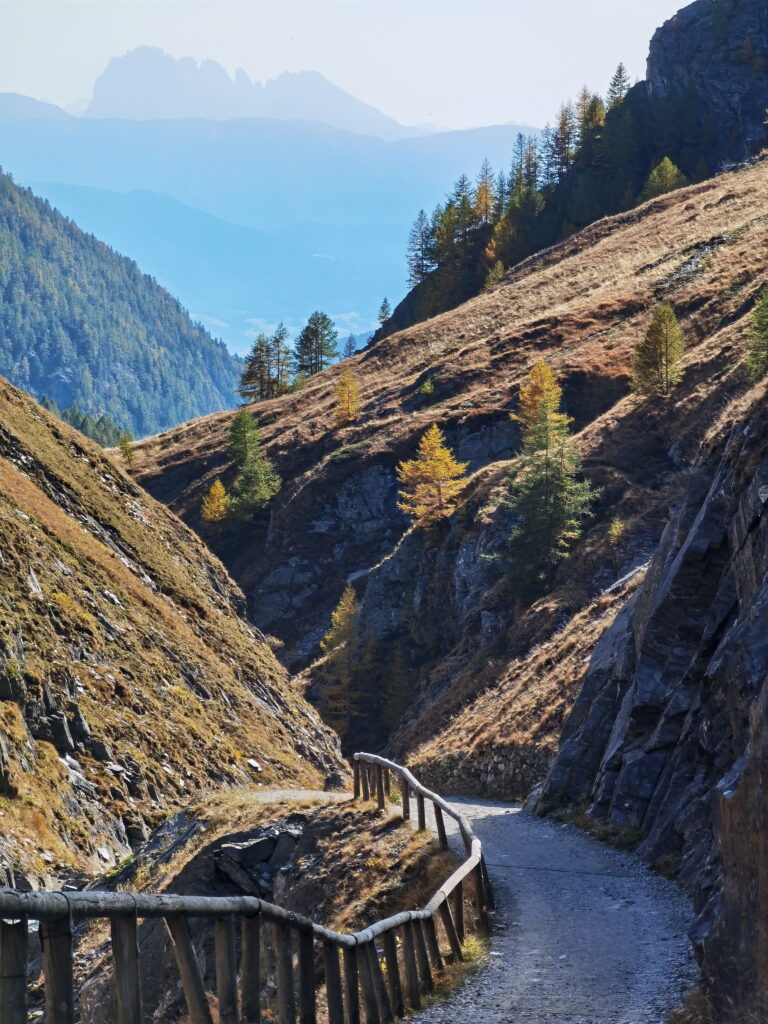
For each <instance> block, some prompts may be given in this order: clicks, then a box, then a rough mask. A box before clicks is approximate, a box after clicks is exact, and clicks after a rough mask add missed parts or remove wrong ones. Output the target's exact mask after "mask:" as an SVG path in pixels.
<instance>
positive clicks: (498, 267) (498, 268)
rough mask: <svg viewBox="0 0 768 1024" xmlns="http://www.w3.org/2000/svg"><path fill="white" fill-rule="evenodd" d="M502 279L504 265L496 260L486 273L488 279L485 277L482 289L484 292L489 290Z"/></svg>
mask: <svg viewBox="0 0 768 1024" xmlns="http://www.w3.org/2000/svg"><path fill="white" fill-rule="evenodd" d="M502 277H504V264H503V263H502V262H501V260H496V261H495V262H494V264H493V266H492V267H491V269H490V270H489V271H488V277H486V279H485V285H484V286H483V287H484V288H485V290H486V291H487V290H488V289H489V288H493V286H494V285H495V284H498V283H499V281H500V280H501V279H502Z"/></svg>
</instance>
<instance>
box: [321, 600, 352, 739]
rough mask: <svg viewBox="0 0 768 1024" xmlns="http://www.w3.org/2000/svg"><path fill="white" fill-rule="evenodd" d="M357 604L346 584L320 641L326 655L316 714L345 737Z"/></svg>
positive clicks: (350, 692)
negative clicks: (318, 711) (326, 630)
mask: <svg viewBox="0 0 768 1024" xmlns="http://www.w3.org/2000/svg"><path fill="white" fill-rule="evenodd" d="M359 617H360V605H359V604H358V601H357V597H356V596H355V589H354V587H353V586H352V585H351V584H348V585H347V586H346V587H345V589H344V593H343V594H342V595H341V600H340V601H339V603H338V605H337V606H336V608H335V609H334V611H333V613H332V614H331V628H330V629H329V630H328V632H327V633H326V634H325V636H324V637H323V639H322V640H321V641H320V649H321V650H322V651H323V653H324V654H325V655H326V660H325V664H324V666H323V669H322V674H323V677H324V680H325V681H324V682H323V684H322V685H321V688H320V713H321V714H322V716H323V720H324V721H326V722H327V723H328V725H330V726H331V728H332V729H335V730H336V732H337V733H338V734H339V735H340V736H342V737H343V736H346V734H347V732H348V731H349V726H350V722H351V720H352V684H353V680H354V674H355V665H356V658H357V650H358V646H359V643H358V620H359Z"/></svg>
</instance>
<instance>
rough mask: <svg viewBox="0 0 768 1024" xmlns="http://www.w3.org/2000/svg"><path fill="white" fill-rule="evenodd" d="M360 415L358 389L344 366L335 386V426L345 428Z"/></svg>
mask: <svg viewBox="0 0 768 1024" xmlns="http://www.w3.org/2000/svg"><path fill="white" fill-rule="evenodd" d="M359 415H360V387H359V385H358V383H357V381H356V380H355V377H354V375H353V373H352V370H351V369H350V367H349V366H344V367H343V368H342V371H341V375H340V377H339V381H338V384H337V385H336V409H335V411H334V417H335V420H336V425H337V426H340V427H341V426H345V425H346V424H348V423H354V421H355V420H356V419H357V418H358V416H359Z"/></svg>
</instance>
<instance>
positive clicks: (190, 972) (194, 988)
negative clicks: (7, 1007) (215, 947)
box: [46, 915, 213, 1024]
mask: <svg viewBox="0 0 768 1024" xmlns="http://www.w3.org/2000/svg"><path fill="white" fill-rule="evenodd" d="M165 923H166V925H167V927H168V931H169V932H170V933H171V938H172V939H173V952H174V954H175V956H176V965H177V966H178V968H179V976H180V977H181V987H182V990H183V992H184V998H185V1000H186V1002H187V1009H188V1010H189V1019H190V1021H191V1024H213V1017H212V1016H211V1008H210V1006H209V1005H208V1000H207V998H206V996H205V986H204V985H203V978H202V975H201V974H200V968H199V966H198V963H197V957H196V956H195V948H194V946H193V945H192V936H191V935H190V933H189V923H188V922H187V919H186V917H183V916H182V915H179V916H178V917H176V916H174V917H166V919H165ZM47 1021H48V1014H47V1012H46V1024H47ZM57 1024H58V1022H57Z"/></svg>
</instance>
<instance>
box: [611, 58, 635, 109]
mask: <svg viewBox="0 0 768 1024" xmlns="http://www.w3.org/2000/svg"><path fill="white" fill-rule="evenodd" d="M631 84H632V83H631V82H630V78H629V75H628V74H627V69H626V68H625V67H624V65H623V64H619V66H618V67H617V68H616V71H615V72H614V75H613V78H612V79H611V84H610V85H609V86H608V96H607V107H608V109H609V110H613V108H614V107H618V105H619V104H620V103H621V102H622V101H623V100H624V98H625V96H626V95H627V93H628V92H629V87H630V85H631Z"/></svg>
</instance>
